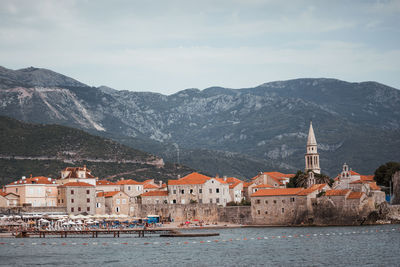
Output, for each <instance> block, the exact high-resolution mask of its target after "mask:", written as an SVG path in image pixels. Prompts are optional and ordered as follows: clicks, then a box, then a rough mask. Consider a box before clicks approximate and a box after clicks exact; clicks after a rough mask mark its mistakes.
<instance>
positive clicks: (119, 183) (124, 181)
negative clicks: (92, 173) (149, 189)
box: [116, 179, 142, 185]
mask: <svg viewBox="0 0 400 267" xmlns="http://www.w3.org/2000/svg"><path fill="white" fill-rule="evenodd" d="M116 184H117V185H128V184H134V185H137V184H142V183H139V182H136V181H135V180H132V179H128V180H119V181H117V182H116Z"/></svg>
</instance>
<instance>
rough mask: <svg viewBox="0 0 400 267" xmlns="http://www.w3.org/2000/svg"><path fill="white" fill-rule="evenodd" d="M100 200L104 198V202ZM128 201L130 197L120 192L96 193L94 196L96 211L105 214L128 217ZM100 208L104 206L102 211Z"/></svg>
mask: <svg viewBox="0 0 400 267" xmlns="http://www.w3.org/2000/svg"><path fill="white" fill-rule="evenodd" d="M101 198H104V201H103V200H101ZM129 199H130V197H129V196H128V195H127V194H126V193H124V192H122V191H114V192H98V193H97V194H96V211H97V210H99V211H104V212H105V213H106V214H117V215H119V214H124V215H128V214H129ZM101 204H103V205H101ZM102 206H104V209H102Z"/></svg>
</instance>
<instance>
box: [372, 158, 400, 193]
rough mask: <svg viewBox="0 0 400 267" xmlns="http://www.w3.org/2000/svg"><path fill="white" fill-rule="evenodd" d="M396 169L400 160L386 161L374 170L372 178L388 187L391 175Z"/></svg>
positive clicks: (398, 168) (399, 165) (399, 168)
mask: <svg viewBox="0 0 400 267" xmlns="http://www.w3.org/2000/svg"><path fill="white" fill-rule="evenodd" d="M396 171H400V162H393V161H390V162H386V163H385V164H383V165H381V166H379V167H378V169H376V170H375V176H374V179H375V181H376V183H377V184H378V185H383V186H387V187H389V186H390V181H392V175H393V174H394V173H395V172H396Z"/></svg>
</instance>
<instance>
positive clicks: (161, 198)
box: [140, 190, 168, 205]
mask: <svg viewBox="0 0 400 267" xmlns="http://www.w3.org/2000/svg"><path fill="white" fill-rule="evenodd" d="M140 197H141V204H156V205H157V204H168V191H166V190H158V191H149V192H145V193H143V194H141V195H140Z"/></svg>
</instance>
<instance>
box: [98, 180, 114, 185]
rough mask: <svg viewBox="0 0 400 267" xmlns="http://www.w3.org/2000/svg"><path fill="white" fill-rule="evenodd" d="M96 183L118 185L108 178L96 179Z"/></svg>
mask: <svg viewBox="0 0 400 267" xmlns="http://www.w3.org/2000/svg"><path fill="white" fill-rule="evenodd" d="M96 185H117V184H116V183H113V182H111V181H107V180H98V181H96Z"/></svg>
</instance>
